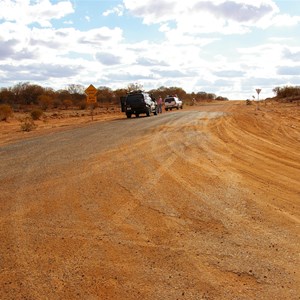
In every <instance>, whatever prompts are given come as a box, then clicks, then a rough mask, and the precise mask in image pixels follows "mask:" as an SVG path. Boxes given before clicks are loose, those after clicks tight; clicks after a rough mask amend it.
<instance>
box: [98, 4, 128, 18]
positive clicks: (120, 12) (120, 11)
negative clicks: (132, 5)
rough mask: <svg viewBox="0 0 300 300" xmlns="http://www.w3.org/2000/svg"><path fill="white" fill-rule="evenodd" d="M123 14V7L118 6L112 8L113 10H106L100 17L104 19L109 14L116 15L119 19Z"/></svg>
mask: <svg viewBox="0 0 300 300" xmlns="http://www.w3.org/2000/svg"><path fill="white" fill-rule="evenodd" d="M123 13H124V6H123V5H121V4H119V5H117V6H116V7H114V8H113V9H109V10H106V11H105V12H104V13H103V14H102V15H103V16H104V17H107V16H109V15H111V14H116V15H117V16H119V17H121V16H123Z"/></svg>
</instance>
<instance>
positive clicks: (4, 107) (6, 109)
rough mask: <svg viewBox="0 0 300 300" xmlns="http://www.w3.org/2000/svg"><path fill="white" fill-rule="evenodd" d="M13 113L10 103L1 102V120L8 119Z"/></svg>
mask: <svg viewBox="0 0 300 300" xmlns="http://www.w3.org/2000/svg"><path fill="white" fill-rule="evenodd" d="M12 114H13V111H12V108H11V107H10V106H9V105H8V104H0V121H7V120H8V118H9V117H11V116H12Z"/></svg>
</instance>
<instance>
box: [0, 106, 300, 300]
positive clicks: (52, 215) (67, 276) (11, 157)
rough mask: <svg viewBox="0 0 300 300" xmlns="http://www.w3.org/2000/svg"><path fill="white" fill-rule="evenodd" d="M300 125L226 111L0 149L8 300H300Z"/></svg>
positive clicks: (243, 110) (0, 219)
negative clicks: (298, 127)
mask: <svg viewBox="0 0 300 300" xmlns="http://www.w3.org/2000/svg"><path fill="white" fill-rule="evenodd" d="M275 117H278V118H279V117H280V118H281V119H280V120H281V121H280V122H279V123H276V126H272V125H271V123H272V121H274V118H275ZM298 117H299V115H298V116H297V118H296V119H290V118H287V119H283V118H282V115H281V116H278V114H275V113H272V112H264V111H263V110H261V111H258V112H256V111H254V110H253V107H252V108H248V107H246V106H243V107H242V106H238V105H235V104H228V103H227V104H220V105H211V106H207V107H202V108H199V109H193V110H182V111H181V110H180V111H175V112H168V113H163V114H161V115H158V116H151V117H140V118H132V119H125V118H120V119H115V120H110V121H105V122H101V123H98V122H95V123H92V124H88V125H84V126H82V127H78V128H73V129H66V130H65V131H61V132H53V133H50V134H49V133H48V134H47V135H42V136H39V137H35V138H30V139H26V140H20V141H18V142H15V143H11V144H8V145H3V146H1V147H0V155H1V156H0V157H1V158H0V166H1V168H0V238H1V245H0V268H1V270H0V299H14V300H15V299H91V300H92V299H247V300H248V299H300V297H299V295H300V278H299V276H300V275H299V270H300V263H299V259H300V257H299V250H300V248H299V247H300V246H299V245H300V237H299V223H300V205H299V198H300V197H299V196H300V187H299V175H300V173H299V170H300V151H299V150H300V146H299V141H300V137H299V130H297V128H296V127H287V126H289V125H290V122H294V123H295V124H297V126H298V124H299V123H298V121H299V118H298ZM294 123H293V124H294ZM274 124H275V123H274ZM293 124H292V125H293ZM293 126H294V125H293ZM287 128H288V129H289V130H287Z"/></svg>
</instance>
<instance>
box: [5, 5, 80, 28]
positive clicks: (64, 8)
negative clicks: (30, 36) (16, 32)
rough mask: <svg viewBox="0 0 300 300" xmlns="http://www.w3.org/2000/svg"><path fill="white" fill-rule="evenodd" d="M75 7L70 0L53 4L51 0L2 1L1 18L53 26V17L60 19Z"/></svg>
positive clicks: (20, 22)
mask: <svg viewBox="0 0 300 300" xmlns="http://www.w3.org/2000/svg"><path fill="white" fill-rule="evenodd" d="M73 12H74V9H73V6H72V3H71V2H70V1H61V2H58V3H57V4H52V3H51V2H50V1H49V0H39V1H36V2H35V3H34V4H32V3H31V1H30V0H16V1H10V0H3V1H1V11H0V20H1V19H3V20H6V21H10V22H12V21H13V22H16V23H17V24H23V25H28V24H33V23H38V24H39V25H40V26H42V27H51V22H50V21H51V20H52V19H60V18H62V17H64V16H66V15H68V14H70V13H73Z"/></svg>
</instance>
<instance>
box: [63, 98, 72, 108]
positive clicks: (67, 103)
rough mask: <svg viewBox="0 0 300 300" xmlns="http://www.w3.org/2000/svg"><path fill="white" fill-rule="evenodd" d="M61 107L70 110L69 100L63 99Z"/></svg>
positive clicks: (70, 101) (70, 103) (70, 102)
mask: <svg viewBox="0 0 300 300" xmlns="http://www.w3.org/2000/svg"><path fill="white" fill-rule="evenodd" d="M62 103H63V106H64V107H65V109H68V108H70V107H71V106H72V105H73V102H72V100H71V99H65V100H63V102H62Z"/></svg>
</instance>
